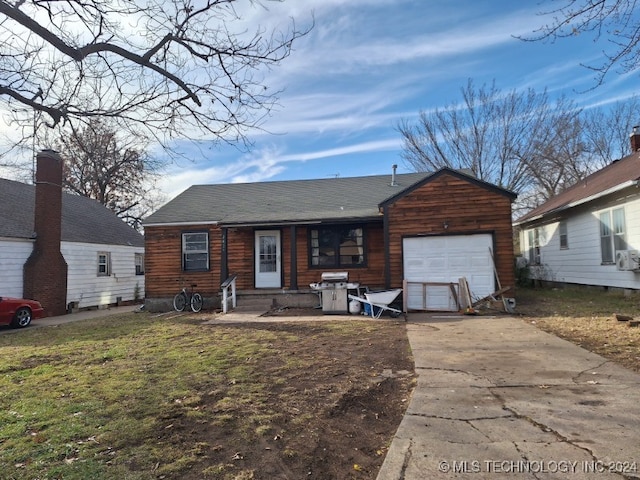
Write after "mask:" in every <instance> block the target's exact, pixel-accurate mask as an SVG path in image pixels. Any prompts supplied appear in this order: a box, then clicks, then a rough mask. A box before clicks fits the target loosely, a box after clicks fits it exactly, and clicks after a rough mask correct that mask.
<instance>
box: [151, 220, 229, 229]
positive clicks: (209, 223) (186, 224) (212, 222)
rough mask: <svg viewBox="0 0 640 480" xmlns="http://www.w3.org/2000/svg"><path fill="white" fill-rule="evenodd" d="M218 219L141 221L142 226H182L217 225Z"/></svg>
mask: <svg viewBox="0 0 640 480" xmlns="http://www.w3.org/2000/svg"><path fill="white" fill-rule="evenodd" d="M218 223H219V222H218V221H217V220H214V221H210V222H196V221H193V222H166V223H165V222H162V223H143V224H142V227H143V228H146V227H183V226H188V225H218Z"/></svg>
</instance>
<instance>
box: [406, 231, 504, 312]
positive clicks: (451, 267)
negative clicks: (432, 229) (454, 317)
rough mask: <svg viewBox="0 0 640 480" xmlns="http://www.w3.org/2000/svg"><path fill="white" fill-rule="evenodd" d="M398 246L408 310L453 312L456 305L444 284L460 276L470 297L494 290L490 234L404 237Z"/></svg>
mask: <svg viewBox="0 0 640 480" xmlns="http://www.w3.org/2000/svg"><path fill="white" fill-rule="evenodd" d="M402 247H403V267H404V278H405V279H406V280H407V281H408V282H409V283H408V286H407V291H406V292H405V294H406V297H407V298H406V301H407V307H408V309H409V310H437V311H456V310H457V309H458V306H457V305H456V301H455V297H454V295H453V294H452V292H451V288H450V286H449V285H448V284H449V283H457V282H458V279H459V278H461V277H465V278H466V279H467V282H468V283H469V288H470V290H471V295H472V297H473V298H481V297H484V296H486V295H490V294H491V293H493V292H494V291H495V288H494V287H495V279H494V267H493V260H492V258H491V250H490V249H493V236H492V235H491V234H474V235H443V236H433V237H411V238H404V239H403V242H402ZM412 282H418V283H412ZM425 283H430V284H431V283H444V284H445V285H424V284H425ZM457 294H458V292H457V288H456V295H457Z"/></svg>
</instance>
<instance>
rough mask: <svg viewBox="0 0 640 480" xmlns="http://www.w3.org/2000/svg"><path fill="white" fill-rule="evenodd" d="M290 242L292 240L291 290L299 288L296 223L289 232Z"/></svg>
mask: <svg viewBox="0 0 640 480" xmlns="http://www.w3.org/2000/svg"><path fill="white" fill-rule="evenodd" d="M289 236H290V237H291V238H290V240H289V241H290V242H291V267H290V268H291V275H290V280H291V285H290V286H289V287H290V288H291V290H298V242H297V241H296V239H297V228H296V226H295V225H291V231H290V232H289Z"/></svg>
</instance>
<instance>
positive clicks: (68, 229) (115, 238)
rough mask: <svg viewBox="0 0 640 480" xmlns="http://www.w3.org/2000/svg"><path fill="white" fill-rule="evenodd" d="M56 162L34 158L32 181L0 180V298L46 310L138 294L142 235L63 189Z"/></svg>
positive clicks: (46, 156)
mask: <svg viewBox="0 0 640 480" xmlns="http://www.w3.org/2000/svg"><path fill="white" fill-rule="evenodd" d="M61 184H62V160H61V159H60V156H59V155H58V154H57V153H56V152H53V151H51V150H45V151H42V152H40V153H39V154H38V156H37V172H36V184H35V185H28V184H24V183H20V182H15V181H12V180H6V179H0V271H2V275H0V296H12V297H27V298H33V299H36V300H39V301H40V303H42V305H43V306H44V308H45V310H46V312H47V314H48V315H60V314H63V313H65V312H67V311H68V310H69V309H70V308H89V307H104V306H108V305H111V304H116V303H118V302H128V301H132V300H134V299H136V297H139V298H140V299H142V296H143V295H144V288H145V285H144V280H145V277H144V237H143V236H142V235H141V234H140V233H139V232H137V231H136V230H134V229H133V228H131V227H130V226H129V225H127V224H126V223H124V222H123V221H122V220H121V219H120V218H118V217H117V216H116V215H115V214H114V213H113V212H112V211H111V210H109V209H107V208H106V207H104V206H103V205H101V204H100V203H99V202H97V201H95V200H93V199H90V198H86V197H81V196H78V195H72V194H68V193H62V189H61Z"/></svg>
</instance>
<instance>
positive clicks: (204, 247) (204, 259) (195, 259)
mask: <svg viewBox="0 0 640 480" xmlns="http://www.w3.org/2000/svg"><path fill="white" fill-rule="evenodd" d="M182 269H183V270H184V271H185V272H193V271H203V270H209V234H208V233H207V232H192V233H183V234H182Z"/></svg>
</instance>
